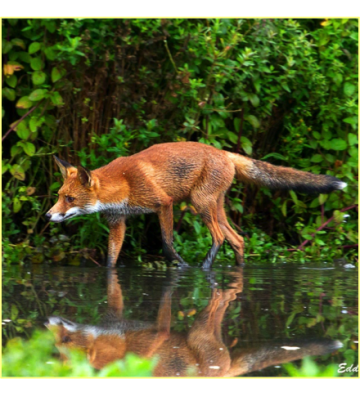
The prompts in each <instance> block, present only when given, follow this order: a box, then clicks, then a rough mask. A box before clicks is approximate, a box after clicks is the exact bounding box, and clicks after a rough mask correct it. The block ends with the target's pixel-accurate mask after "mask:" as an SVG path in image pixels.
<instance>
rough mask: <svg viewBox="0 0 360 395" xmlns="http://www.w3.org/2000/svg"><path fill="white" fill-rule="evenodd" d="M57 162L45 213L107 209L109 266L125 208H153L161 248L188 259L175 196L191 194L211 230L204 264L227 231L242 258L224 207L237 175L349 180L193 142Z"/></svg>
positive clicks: (306, 182) (336, 185) (293, 182)
mask: <svg viewBox="0 0 360 395" xmlns="http://www.w3.org/2000/svg"><path fill="white" fill-rule="evenodd" d="M56 162H57V164H58V165H59V167H60V170H61V173H62V174H63V177H64V185H63V186H62V187H61V188H60V190H59V200H58V202H57V203H56V204H55V205H54V206H53V207H52V208H51V209H50V210H49V212H48V213H47V216H48V217H49V219H50V220H53V221H57V222H61V221H63V220H64V219H67V218H70V217H72V216H75V215H79V214H86V213H91V212H95V211H102V212H104V213H105V215H106V217H107V218H108V221H109V224H110V237H109V257H108V265H109V266H114V265H115V264H116V260H117V258H118V255H119V253H120V250H121V246H122V243H123V240H124V233H125V218H126V216H128V215H132V214H142V213H156V214H157V215H158V217H159V222H160V226H161V233H162V239H163V251H164V254H165V255H166V257H167V258H168V259H169V260H170V261H178V262H180V265H184V266H185V265H186V263H185V262H184V261H183V260H182V258H181V257H180V256H179V255H178V254H177V252H176V251H175V250H174V247H173V204H174V203H178V202H181V201H190V202H191V204H192V205H193V207H194V209H195V211H196V212H197V213H198V214H199V215H200V216H201V218H202V219H203V221H204V223H205V224H206V226H207V227H208V228H209V231H210V233H211V236H212V239H213V245H212V247H211V249H210V250H209V252H208V254H207V256H206V258H205V261H204V263H203V267H204V268H209V267H210V266H211V264H212V263H213V261H214V259H215V256H216V253H217V251H218V250H219V248H220V246H221V245H222V243H223V242H224V240H225V239H226V240H228V242H229V243H230V245H231V247H232V248H233V249H234V251H235V256H236V262H237V264H241V263H242V260H243V254H244V240H243V238H242V237H241V236H239V235H238V234H236V233H235V232H234V230H233V229H232V228H231V226H230V225H229V223H228V221H227V219H226V215H225V211H224V208H223V205H224V195H225V193H226V191H227V189H228V188H229V187H230V186H231V183H232V180H233V178H234V176H235V175H236V176H237V177H238V178H239V179H240V180H242V181H246V182H254V183H256V184H260V185H267V186H269V187H276V188H285V189H286V188H287V189H295V190H296V189H298V190H302V189H304V190H315V191H318V192H321V191H328V190H333V189H341V188H342V187H343V186H344V185H346V184H345V183H342V182H341V181H340V180H338V179H335V178H334V177H330V176H321V175H313V174H310V173H306V172H301V171H298V170H294V169H288V168H284V167H276V166H273V165H270V164H268V163H265V162H260V161H255V160H253V159H250V158H246V157H244V156H241V155H237V154H233V153H229V152H226V151H221V150H218V149H216V148H214V147H211V146H209V145H205V144H200V143H195V142H184V143H165V144H159V145H154V146H152V147H150V148H148V149H146V150H144V151H142V152H139V153H137V154H135V155H132V156H130V157H122V158H118V159H115V160H114V161H112V162H111V163H109V164H108V165H106V166H104V167H101V168H99V169H96V170H93V171H89V170H87V169H85V168H83V167H81V166H79V167H78V168H75V167H74V166H72V165H70V164H68V163H66V162H64V161H61V160H59V159H57V158H56ZM69 198H70V200H71V199H73V198H74V200H73V201H69Z"/></svg>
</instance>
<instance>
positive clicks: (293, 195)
mask: <svg viewBox="0 0 360 395" xmlns="http://www.w3.org/2000/svg"><path fill="white" fill-rule="evenodd" d="M289 192H290V196H291V198H292V200H293V202H294V203H295V205H298V202H299V201H298V198H297V196H296V193H295V192H294V191H289Z"/></svg>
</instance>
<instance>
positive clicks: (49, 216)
mask: <svg viewBox="0 0 360 395" xmlns="http://www.w3.org/2000/svg"><path fill="white" fill-rule="evenodd" d="M45 218H46V219H47V220H48V221H49V220H50V218H51V214H49V213H46V214H45Z"/></svg>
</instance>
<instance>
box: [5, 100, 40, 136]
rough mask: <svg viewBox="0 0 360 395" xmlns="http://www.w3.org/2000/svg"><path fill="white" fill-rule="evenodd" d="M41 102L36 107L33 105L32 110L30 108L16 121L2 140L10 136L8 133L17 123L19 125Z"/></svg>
mask: <svg viewBox="0 0 360 395" xmlns="http://www.w3.org/2000/svg"><path fill="white" fill-rule="evenodd" d="M40 103H41V102H39V103H38V104H37V105H36V106H35V107H33V108H32V109H31V110H29V111H28V112H27V113H26V114H24V115H23V116H22V117H21V118H20V119H19V120H18V121H17V122H16V123H15V125H13V126H12V127H11V128H10V129H9V130H8V131H7V132H6V133H5V135H4V137H3V138H2V141H4V140H5V139H6V137H7V136H8V134H9V133H10V132H11V131H13V130H14V129H15V128H16V126H17V125H19V123H20V122H21V121H23V120H24V119H25V118H26V117H27V116H28V115H30V114H31V113H32V112H33V111H34V110H35V109H36V108H38V107H39V105H40Z"/></svg>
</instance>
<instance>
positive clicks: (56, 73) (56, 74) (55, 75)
mask: <svg viewBox="0 0 360 395" xmlns="http://www.w3.org/2000/svg"><path fill="white" fill-rule="evenodd" d="M63 75H64V72H63V70H62V71H60V70H59V69H58V68H57V67H53V69H52V70H51V81H52V82H56V81H59V79H60V78H62V77H63Z"/></svg>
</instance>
